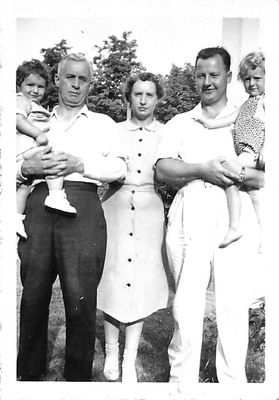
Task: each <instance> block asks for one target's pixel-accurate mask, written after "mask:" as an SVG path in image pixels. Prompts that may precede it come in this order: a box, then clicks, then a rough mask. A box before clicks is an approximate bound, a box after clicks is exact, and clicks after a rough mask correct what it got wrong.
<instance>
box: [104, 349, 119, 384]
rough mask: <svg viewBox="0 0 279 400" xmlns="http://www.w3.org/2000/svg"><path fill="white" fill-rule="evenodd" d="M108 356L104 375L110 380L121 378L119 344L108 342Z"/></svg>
mask: <svg viewBox="0 0 279 400" xmlns="http://www.w3.org/2000/svg"><path fill="white" fill-rule="evenodd" d="M105 350H106V358H105V365H104V376H105V378H106V379H108V380H109V381H116V380H117V379H118V378H119V360H118V354H119V344H118V343H113V344H110V343H106V345H105Z"/></svg>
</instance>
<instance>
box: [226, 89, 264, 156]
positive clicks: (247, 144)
mask: <svg viewBox="0 0 279 400" xmlns="http://www.w3.org/2000/svg"><path fill="white" fill-rule="evenodd" d="M260 98H261V97H260V96H254V97H249V99H248V100H246V101H245V103H244V104H243V105H242V106H241V107H240V111H239V114H238V116H237V119H236V121H235V125H234V130H233V139H234V146H235V151H236V153H237V155H239V154H240V153H242V152H243V151H250V152H251V151H252V152H253V153H255V155H258V154H259V152H260V150H261V148H262V146H263V144H264V139H265V127H264V122H263V121H262V120H261V119H259V118H258V117H257V116H256V111H257V108H258V103H259V100H260Z"/></svg>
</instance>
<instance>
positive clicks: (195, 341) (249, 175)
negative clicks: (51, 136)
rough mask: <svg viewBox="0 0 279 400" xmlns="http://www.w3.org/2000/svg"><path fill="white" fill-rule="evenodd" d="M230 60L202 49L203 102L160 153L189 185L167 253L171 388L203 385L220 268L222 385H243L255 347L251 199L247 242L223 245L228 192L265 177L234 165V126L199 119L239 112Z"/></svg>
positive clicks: (165, 172)
mask: <svg viewBox="0 0 279 400" xmlns="http://www.w3.org/2000/svg"><path fill="white" fill-rule="evenodd" d="M230 81H231V72H230V55H229V54H228V52H227V51H226V50H225V49H224V48H222V47H214V48H206V49H203V50H201V51H200V52H199V53H198V55H197V58H196V82H197V87H198V90H199V92H200V99H201V102H200V104H198V105H197V106H196V107H195V108H194V109H193V110H192V111H190V112H187V113H184V114H180V115H177V116H175V117H174V118H173V119H172V120H171V121H170V122H169V123H168V124H167V126H166V132H165V136H164V138H163V139H162V141H161V144H160V145H159V149H158V161H157V164H156V176H157V179H158V180H160V181H165V182H169V183H175V184H180V185H185V186H184V187H182V189H180V191H179V192H178V194H177V196H176V198H175V200H174V202H173V204H172V206H171V209H170V212H169V222H168V232H167V248H168V256H169V261H170V267H171V269H172V271H173V274H174V277H175V281H176V295H175V299H174V305H173V315H174V319H175V330H174V335H173V338H172V341H171V344H170V347H169V360H170V367H171V369H170V381H178V382H180V383H181V384H182V385H183V384H193V383H198V381H199V368H200V352H201V345H202V333H203V315H204V310H205V298H206V289H207V286H208V283H209V279H210V273H211V266H212V267H213V268H214V276H215V296H216V317H217V324H218V343H217V355H216V367H217V375H218V381H219V382H222V383H232V382H236V383H244V382H246V375H245V358H246V352H247V346H248V307H249V301H250V300H251V298H250V296H249V294H250V291H249V286H250V285H253V283H252V278H253V274H255V265H256V263H258V257H259V256H258V254H257V249H258V244H259V237H260V236H259V234H260V231H259V226H258V224H257V220H256V216H255V214H254V212H253V207H252V204H250V202H249V198H248V196H247V193H242V195H243V196H242V197H243V199H242V201H243V203H242V204H243V207H242V214H243V216H242V219H243V224H244V227H243V229H244V235H243V237H242V238H241V239H240V240H239V241H238V242H235V243H232V244H231V245H230V246H228V247H227V248H224V249H220V248H219V247H218V246H219V244H220V241H221V239H222V237H223V235H224V233H225V232H226V229H227V228H226V227H227V226H228V212H227V203H226V196H225V191H224V189H223V188H224V186H226V185H230V184H232V183H235V182H238V183H245V185H249V186H252V187H254V188H259V187H261V186H263V179H264V174H263V172H261V171H257V170H252V169H248V168H246V169H242V167H241V166H240V165H239V164H238V163H237V162H235V161H231V162H226V163H225V160H227V159H228V160H235V159H236V155H235V152H234V147H233V139H232V127H226V128H219V129H214V130H207V129H206V128H204V127H203V125H201V124H200V123H198V122H196V121H195V119H199V118H201V117H206V118H222V117H224V116H226V115H229V114H231V113H232V111H233V110H234V106H233V105H232V104H230V102H228V99H227V85H228V83H230Z"/></svg>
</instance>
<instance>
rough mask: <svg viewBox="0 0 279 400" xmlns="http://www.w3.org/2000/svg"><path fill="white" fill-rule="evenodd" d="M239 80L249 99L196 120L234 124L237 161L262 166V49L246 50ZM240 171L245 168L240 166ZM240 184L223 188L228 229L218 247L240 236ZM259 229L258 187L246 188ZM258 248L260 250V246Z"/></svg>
mask: <svg viewBox="0 0 279 400" xmlns="http://www.w3.org/2000/svg"><path fill="white" fill-rule="evenodd" d="M238 79H240V80H241V81H242V82H243V85H244V88H245V91H246V93H248V94H249V98H248V99H247V100H246V101H245V103H244V104H242V106H241V107H240V108H239V109H238V110H236V111H235V112H234V113H233V114H231V115H230V116H228V117H225V118H220V119H203V118H201V119H198V120H197V121H198V122H200V123H202V124H203V125H204V126H205V127H206V128H209V129H214V128H222V127H224V126H229V125H231V124H233V123H234V129H233V140H234V146H235V151H236V154H237V156H238V161H239V162H240V164H241V165H242V166H243V167H245V166H247V167H255V168H258V169H264V161H263V147H264V140H265V125H264V111H265V105H264V95H265V57H264V55H263V53H261V52H253V53H249V54H248V55H247V56H246V57H244V59H243V60H242V61H241V63H240V65H239V73H238ZM242 171H245V169H243V170H242ZM238 190H239V186H236V185H232V186H229V187H228V188H226V195H227V201H228V209H229V219H230V225H229V230H228V232H227V234H226V236H225V238H224V240H223V241H222V242H221V244H220V246H219V247H221V248H223V247H226V246H228V245H229V244H230V243H232V242H234V241H236V240H238V239H239V238H240V237H241V236H242V233H241V230H240V211H241V201H240V196H239V191H238ZM248 193H249V195H250V197H251V200H252V202H253V206H254V209H255V212H256V214H257V217H258V221H259V224H260V228H261V227H262V222H261V221H262V218H261V210H260V203H259V196H258V191H257V190H250V191H248ZM259 251H261V246H260V249H259Z"/></svg>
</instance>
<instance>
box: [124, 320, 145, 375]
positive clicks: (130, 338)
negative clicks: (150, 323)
mask: <svg viewBox="0 0 279 400" xmlns="http://www.w3.org/2000/svg"><path fill="white" fill-rule="evenodd" d="M142 328H143V321H142V320H141V321H138V322H135V323H133V324H129V325H126V329H125V349H124V355H123V363H122V382H124V383H134V382H137V371H136V366H135V361H136V357H137V350H138V346H139V341H140V336H141V332H142Z"/></svg>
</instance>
